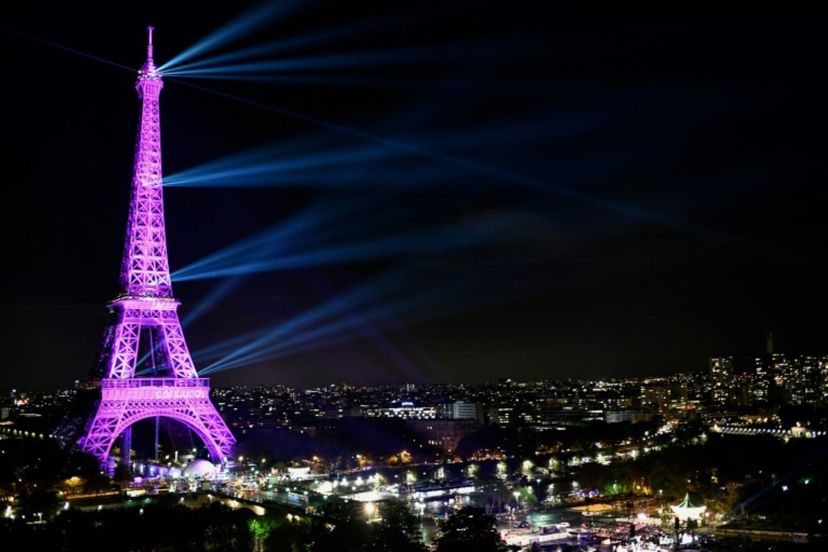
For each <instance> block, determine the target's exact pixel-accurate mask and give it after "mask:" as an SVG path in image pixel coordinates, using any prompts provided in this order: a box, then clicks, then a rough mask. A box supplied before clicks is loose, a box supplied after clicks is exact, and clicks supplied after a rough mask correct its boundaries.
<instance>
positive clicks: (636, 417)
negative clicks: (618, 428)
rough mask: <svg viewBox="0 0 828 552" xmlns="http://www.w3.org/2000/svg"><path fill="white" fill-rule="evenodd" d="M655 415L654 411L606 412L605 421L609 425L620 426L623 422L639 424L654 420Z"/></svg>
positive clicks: (632, 409) (631, 409) (633, 409)
mask: <svg viewBox="0 0 828 552" xmlns="http://www.w3.org/2000/svg"><path fill="white" fill-rule="evenodd" d="M654 416H655V413H654V412H652V411H646V410H638V409H636V408H626V409H623V410H606V411H605V412H604V421H605V422H606V423H608V424H619V423H622V422H630V423H633V424H635V423H638V422H647V421H650V420H652V419H653V417H654Z"/></svg>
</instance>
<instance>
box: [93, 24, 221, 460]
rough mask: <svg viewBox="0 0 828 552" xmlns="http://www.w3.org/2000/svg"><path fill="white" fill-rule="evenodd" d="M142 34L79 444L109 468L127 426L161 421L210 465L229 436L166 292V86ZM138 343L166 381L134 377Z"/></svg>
mask: <svg viewBox="0 0 828 552" xmlns="http://www.w3.org/2000/svg"><path fill="white" fill-rule="evenodd" d="M148 31H149V40H148V44H147V60H146V61H145V62H144V65H143V66H142V67H141V69H140V71H138V82H137V83H136V85H135V88H136V89H137V91H138V97H139V98H140V100H141V121H140V124H139V126H138V136H137V142H136V145H135V164H134V167H133V174H132V193H131V198H130V205H129V217H128V220H127V232H126V245H125V247H124V256H123V261H122V263H121V275H120V293H119V295H118V297H117V298H116V299H115V300H114V301H112V302H111V303H110V304H109V309H110V313H111V314H112V316H113V318H114V322H113V324H112V326H111V328H110V330H109V331H108V332H107V338H106V339H105V342H104V347H103V352H104V354H103V356H102V362H103V374H104V377H103V379H102V380H101V400H100V403H99V405H98V410H97V413H96V414H95V416H94V417H93V418H92V419H91V420H90V421H89V423H88V424H87V427H86V431H85V435H84V436H83V437H81V439H80V440H79V444H80V445H81V447H82V448H83V450H86V451H87V452H90V453H92V454H94V455H95V456H97V457H98V459H99V460H100V461H101V462H102V463H106V464H108V465H109V463H110V459H109V456H110V451H111V449H112V445H113V443H114V441H115V440H116V439H117V438H118V436H121V437H122V440H121V449H122V457H123V459H124V461H127V462H128V460H129V452H130V445H131V428H132V425H133V424H134V423H135V422H138V421H140V420H143V419H145V418H154V417H167V418H171V419H174V420H177V421H179V422H181V423H183V424H184V425H186V426H187V427H189V428H190V429H191V430H193V431H194V432H195V433H196V434H197V435H198V436H199V437H200V438H201V440H202V441H203V442H204V444H205V445H206V447H207V449H208V451H209V452H210V456H211V458H212V459H213V461H214V462H217V463H224V461H225V460H226V459H227V457H228V456H229V454H230V452H231V449H232V446H233V445H234V444H235V439H234V438H233V435H232V434H231V433H230V430H229V429H228V428H227V426H226V425H225V423H224V420H222V419H221V416H220V415H219V413H218V412H217V411H216V409H215V407H214V406H213V404H212V403H211V402H210V381H209V379H207V378H199V377H198V373H197V372H196V369H195V367H194V366H193V361H192V358H191V357H190V352H189V350H188V348H187V343H186V342H185V340H184V333H183V332H182V330H181V323H180V321H179V319H178V312H177V309H178V305H179V303H178V301H177V300H176V299H175V298H173V294H172V284H171V278H170V268H169V260H168V258H167V237H166V232H165V230H164V194H163V185H162V172H161V123H160V116H159V96H160V95H161V89H162V88H163V87H164V82H163V80H162V78H161V74H160V73H158V70H157V69H156V67H155V62H154V61H153V45H152V31H153V28H152V27H149V28H148ZM142 335H143V336H144V339H143V340H142ZM142 343H148V344H149V349H148V351H149V353H148V354H147V355H146V357H147V358H148V359H149V362H150V365H151V367H152V368H153V370H152V371H153V372H154V373H158V372H161V373H162V374H164V376H165V377H143V378H142V377H136V367H137V364H138V358H139V354H140V353H141V351H140V350H139V349H140V346H141V344H142ZM110 467H111V465H110Z"/></svg>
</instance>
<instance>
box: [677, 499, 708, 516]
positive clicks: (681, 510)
mask: <svg viewBox="0 0 828 552" xmlns="http://www.w3.org/2000/svg"><path fill="white" fill-rule="evenodd" d="M670 509H671V510H673V513H674V514H675V515H676V517H677V518H679V519H701V517H702V514H704V511H705V510H706V509H707V508H706V507H705V506H704V504H697V503H695V502H694V501H693V500H691V499H690V493H686V494H685V495H684V500H682V501H681V502H680V503H678V504H676V505H675V506H670Z"/></svg>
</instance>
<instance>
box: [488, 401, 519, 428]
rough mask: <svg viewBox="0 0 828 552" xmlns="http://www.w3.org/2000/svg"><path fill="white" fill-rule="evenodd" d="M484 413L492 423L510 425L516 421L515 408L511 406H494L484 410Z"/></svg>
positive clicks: (503, 425)
mask: <svg viewBox="0 0 828 552" xmlns="http://www.w3.org/2000/svg"><path fill="white" fill-rule="evenodd" d="M486 415H487V417H488V419H489V423H490V424H492V425H496V426H500V427H510V426H512V425H515V424H516V423H517V415H516V413H515V409H514V408H513V407H511V406H494V407H492V408H490V409H489V410H488V411H487V412H486Z"/></svg>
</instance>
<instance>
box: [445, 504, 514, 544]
mask: <svg viewBox="0 0 828 552" xmlns="http://www.w3.org/2000/svg"><path fill="white" fill-rule="evenodd" d="M436 543H437V547H436V552H467V551H468V552H504V551H506V550H508V548H507V547H506V545H505V543H504V542H503V541H502V540H500V535H499V534H498V533H497V527H496V522H495V518H494V517H492V516H490V515H487V514H486V513H485V512H484V511H483V509H482V508H474V507H466V508H463V509H462V510H460V511H458V512H457V513H455V514H454V515H453V516H451V517H450V518H448V519H447V520H446V521H444V522H443V523H442V524H441V525H440V535H439V536H438V537H437V541H436Z"/></svg>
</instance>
